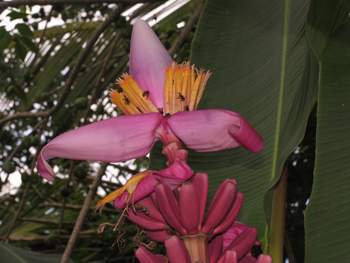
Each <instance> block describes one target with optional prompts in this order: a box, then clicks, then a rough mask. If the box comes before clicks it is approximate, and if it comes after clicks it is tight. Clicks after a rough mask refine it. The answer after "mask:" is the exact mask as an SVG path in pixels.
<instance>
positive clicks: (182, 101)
mask: <svg viewBox="0 0 350 263" xmlns="http://www.w3.org/2000/svg"><path fill="white" fill-rule="evenodd" d="M210 74H211V73H210V72H209V71H204V70H197V69H196V68H195V67H194V66H193V65H190V64H189V63H188V62H186V63H183V64H175V63H173V64H172V65H170V66H169V67H168V68H167V70H166V79H165V85H164V89H165V90H164V100H165V102H164V113H170V114H173V113H176V112H178V111H185V110H190V111H191V110H195V109H196V108H197V106H198V103H199V101H200V99H201V97H202V96H203V92H204V88H205V85H206V83H207V81H208V79H209V77H210Z"/></svg>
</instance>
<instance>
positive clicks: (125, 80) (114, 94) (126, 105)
mask: <svg viewBox="0 0 350 263" xmlns="http://www.w3.org/2000/svg"><path fill="white" fill-rule="evenodd" d="M117 84H118V85H119V86H120V87H118V89H117V90H113V91H111V98H112V102H113V103H114V104H116V105H117V106H118V107H119V109H120V110H121V111H122V112H123V113H125V114H127V115H130V114H140V113H147V112H158V109H157V107H156V106H154V104H153V103H152V102H151V100H150V99H149V95H148V93H147V91H146V92H145V91H143V90H142V89H141V88H140V87H139V85H138V84H137V82H136V81H135V80H134V79H133V78H132V76H131V75H129V74H126V73H125V74H123V76H122V77H121V78H120V79H118V81H117Z"/></svg>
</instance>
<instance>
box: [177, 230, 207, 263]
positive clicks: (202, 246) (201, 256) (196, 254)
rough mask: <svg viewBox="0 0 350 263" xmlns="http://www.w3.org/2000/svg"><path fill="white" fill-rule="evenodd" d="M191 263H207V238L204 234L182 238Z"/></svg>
mask: <svg viewBox="0 0 350 263" xmlns="http://www.w3.org/2000/svg"><path fill="white" fill-rule="evenodd" d="M182 240H183V242H184V244H185V247H186V249H187V252H188V254H189V255H190V258H191V263H196V262H202V263H209V253H208V252H209V251H208V237H207V235H205V234H201V233H199V234H195V235H186V236H183V237H182Z"/></svg>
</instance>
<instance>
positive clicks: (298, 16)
mask: <svg viewBox="0 0 350 263" xmlns="http://www.w3.org/2000/svg"><path fill="white" fill-rule="evenodd" d="M308 8H309V1H304V0H297V1H288V0H284V1H277V0H276V1H271V0H265V1H262V0H259V1H258V0H254V1H245V0H237V1H226V0H208V1H207V3H206V7H205V10H204V13H203V16H202V17H201V20H200V22H199V28H198V30H197V33H196V36H195V40H194V42H193V47H192V48H193V49H192V62H194V63H195V64H196V65H197V66H200V67H202V68H206V69H210V70H211V71H212V72H213V75H212V78H211V80H210V81H209V84H208V87H207V89H206V93H205V95H204V99H203V100H202V102H201V104H200V107H201V108H226V109H230V110H233V111H237V112H239V113H241V114H242V115H243V116H244V117H246V119H247V120H248V121H249V122H250V123H251V124H252V125H253V126H254V127H255V128H256V129H257V130H258V132H259V133H261V134H262V136H263V138H264V141H265V148H264V150H263V151H262V152H261V153H259V154H252V153H249V152H248V151H246V150H244V149H242V148H240V149H235V150H232V151H231V150H230V151H224V152H220V153H212V154H197V153H191V155H190V156H192V158H191V159H190V161H191V164H192V165H193V167H194V169H195V170H197V171H206V172H209V176H210V187H211V191H213V190H214V189H216V188H217V186H218V184H219V183H220V182H222V181H223V180H224V179H225V178H230V177H235V178H237V180H238V183H239V184H238V186H239V189H240V190H241V191H242V192H243V193H244V195H245V204H244V208H243V211H242V212H241V221H243V222H244V223H248V224H250V225H253V226H255V227H257V228H258V230H259V234H260V238H262V236H263V235H264V234H265V227H266V218H269V216H270V211H271V198H270V195H269V194H268V193H269V190H271V189H272V188H273V186H274V184H275V183H276V182H277V181H278V180H279V178H280V175H281V173H282V169H283V166H284V163H285V161H286V159H287V157H288V155H289V154H290V153H291V152H292V151H293V149H294V148H295V147H296V146H297V145H298V143H299V142H300V141H301V139H302V137H303V134H304V132H305V127H306V123H307V119H308V116H309V113H310V111H311V109H312V107H313V105H314V103H315V94H316V89H317V74H318V69H317V63H316V61H315V58H314V57H313V56H312V54H310V51H309V48H308V46H307V41H306V37H305V22H306V16H307V12H308ZM264 200H265V202H264ZM264 208H265V209H264Z"/></svg>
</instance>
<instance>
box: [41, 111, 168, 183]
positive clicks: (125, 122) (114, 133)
mask: <svg viewBox="0 0 350 263" xmlns="http://www.w3.org/2000/svg"><path fill="white" fill-rule="evenodd" d="M162 118H163V117H162V115H160V114H159V113H148V114H142V115H133V116H121V117H117V118H111V119H108V120H104V121H100V122H95V123H92V124H89V125H86V126H83V127H81V128H78V129H75V130H72V131H69V132H65V133H63V134H61V135H59V136H58V137H56V138H54V139H53V140H52V141H50V142H49V143H48V144H47V145H45V146H44V148H43V149H42V150H41V152H40V154H39V157H38V161H37V168H38V171H39V173H40V175H41V176H43V177H44V178H45V179H47V180H52V179H53V171H52V169H51V167H50V166H49V165H48V163H47V162H46V161H47V160H49V159H51V158H55V157H59V158H64V159H73V160H88V161H104V162H120V161H126V160H129V159H133V158H137V157H140V156H144V155H146V154H147V153H148V152H149V151H150V149H151V148H152V146H153V143H154V142H155V140H156V135H155V131H156V129H157V127H158V126H159V125H160V122H161V120H162Z"/></svg>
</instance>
